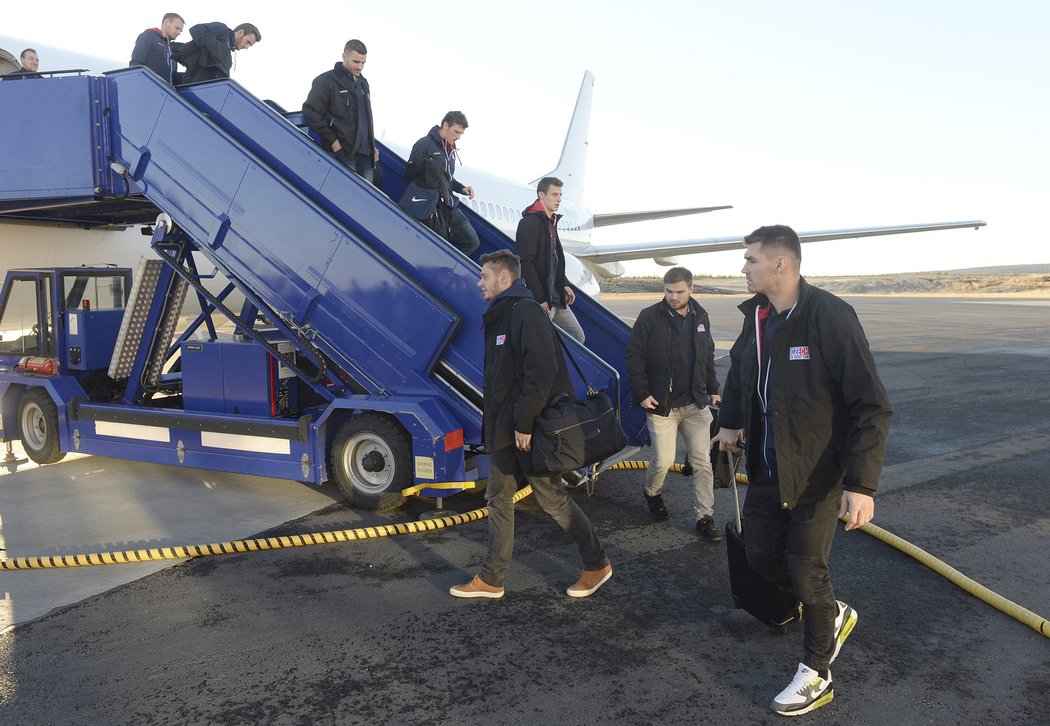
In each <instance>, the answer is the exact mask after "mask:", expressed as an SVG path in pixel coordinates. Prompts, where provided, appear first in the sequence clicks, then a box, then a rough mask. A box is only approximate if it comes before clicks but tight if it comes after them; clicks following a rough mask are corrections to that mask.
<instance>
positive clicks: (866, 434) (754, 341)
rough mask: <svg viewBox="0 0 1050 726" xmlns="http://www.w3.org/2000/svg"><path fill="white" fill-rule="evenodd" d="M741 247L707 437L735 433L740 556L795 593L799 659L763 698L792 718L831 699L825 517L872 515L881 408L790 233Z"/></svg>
mask: <svg viewBox="0 0 1050 726" xmlns="http://www.w3.org/2000/svg"><path fill="white" fill-rule="evenodd" d="M744 244H745V245H746V246H747V251H746V253H745V254H744V260H745V261H744V267H743V270H742V272H743V273H744V275H745V276H746V277H747V289H748V291H749V292H752V293H755V296H754V297H753V298H751V299H750V300H747V301H746V302H744V303H742V304H741V305H740V309H741V310H742V311H743V313H744V327H743V330H742V331H741V333H740V337H738V338H737V340H736V343H734V344H733V349H732V351H731V352H730V362H731V367H730V369H729V375H728V377H727V379H726V385H725V390H724V392H723V393H724V394H725V395H724V397H723V399H722V407H721V410H720V412H719V423H720V424H721V427H722V428H721V429H720V431H719V432H718V442H719V444H720V448H721V449H722V450H723V451H739V444H740V442H741V441H742V440H743V438H744V434H745V432H746V434H747V471H748V476H749V478H750V485H749V486H748V491H747V498H746V500H745V502H744V511H743V525H744V545H745V547H746V549H747V560H748V563H749V564H750V565H751V567H752V568H754V570H755V571H756V572H758V573H759V574H761V575H762V576H764V577H765V578H766V579H767V580H769V581H770V582H773V583H777V584H780V585H781V586H782V587H784V588H789V589H792V590H793V591H794V593H795V594H796V595H797V596H798V598H799V599H800V600H801V601H802V606H803V613H804V620H805V631H804V635H803V649H804V655H803V659H802V662H801V663H799V665H798V669H797V671H796V673H795V676H794V678H793V679H792V681H791V683H790V684H789V685H788V687H787V688H785V689H784V690H783V691H781V692H780V694H778V695H777V696H776V697H775V698H774V699H773V703H772V709H773V710H774V711H775V712H776V713H779V714H781V715H785V716H795V715H798V714H803V713H807V712H809V711H812V710H813V709H816V708H820V707H821V706H823V705H825V704H827V703H829V702H830V701H831V699H832V697H833V696H834V690H833V688H832V680H831V668H830V666H831V663H832V662H833V661H834V660H835V658H836V656H837V655H838V653H839V649H840V648H841V647H842V644H843V643H844V642H845V640H846V638H847V637H848V636H849V634H850V633H851V632H852V631H853V627H854V625H856V623H857V612H856V611H855V610H854V609H853V608H851V607H850V606H848V605H846V604H845V603H843V602H840V601H836V600H835V594H834V591H833V590H832V588H831V574H830V572H829V571H828V556H829V554H830V552H831V541H832V538H833V537H834V536H835V529H836V520H837V519H840V518H843V517H845V518H846V520H847V524H846V531H850V530H852V529H856V528H857V527H861V526H863V525H864V524H866V523H867V522H869V521H870V520H871V518H872V516H874V513H875V502H874V499H873V495H874V494H875V489H876V487H877V486H878V483H879V475H880V474H881V472H882V459H883V455H884V453H885V450H886V439H887V437H888V435H889V427H890V415H891V411H890V403H889V399H888V398H887V396H886V390H885V388H884V387H883V385H882V381H881V380H880V379H879V374H878V372H877V371H876V369H875V360H874V358H873V357H872V355H871V350H870V348H869V347H868V340H867V338H866V337H865V335H864V329H863V328H862V327H861V325H860V321H859V320H858V319H857V314H856V313H855V312H854V311H853V308H851V307H850V306H849V305H847V304H846V303H845V302H843V301H842V300H840V299H839V298H837V297H835V296H834V295H832V294H831V293H829V292H825V291H824V290H821V289H819V288H815V287H812V286H810V285H809V284H808V283H807V282H806V280H805V279H804V278H803V277H802V275H801V272H800V266H801V262H802V249H801V245H800V244H799V238H798V235H797V234H796V233H795V231H794V230H792V229H791V228H790V227H785V226H783V225H774V226H770V227H760V228H759V229H756V230H755V231H754V232H752V233H751V234H750V235H748V236H747V237H746V238H744Z"/></svg>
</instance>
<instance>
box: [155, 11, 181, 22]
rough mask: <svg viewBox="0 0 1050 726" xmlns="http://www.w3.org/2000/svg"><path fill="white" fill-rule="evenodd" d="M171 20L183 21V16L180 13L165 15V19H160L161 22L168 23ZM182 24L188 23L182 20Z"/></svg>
mask: <svg viewBox="0 0 1050 726" xmlns="http://www.w3.org/2000/svg"><path fill="white" fill-rule="evenodd" d="M169 20H182V16H181V15H179V14H178V13H164V17H163V18H161V19H160V22H161V23H166V22H168V21H169ZM182 22H183V23H185V22H186V21H185V20H182Z"/></svg>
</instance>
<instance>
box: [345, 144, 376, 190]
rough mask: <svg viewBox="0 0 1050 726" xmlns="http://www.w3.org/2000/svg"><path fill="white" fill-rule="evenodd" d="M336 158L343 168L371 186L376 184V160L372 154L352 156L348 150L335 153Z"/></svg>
mask: <svg viewBox="0 0 1050 726" xmlns="http://www.w3.org/2000/svg"><path fill="white" fill-rule="evenodd" d="M335 158H336V159H338V160H339V163H341V164H342V165H343V166H345V167H346V168H347V169H349V170H350V171H352V172H354V173H355V174H357V175H358V176H359V177H361V178H362V179H364V180H365V181H366V182H368V183H369V184H374V183H375V159H374V158H373V157H372V155H371V154H354V155H352V156H351V155H350V154H349V153H347V151H346V150H344V149H340V150H339V151H337V152H335Z"/></svg>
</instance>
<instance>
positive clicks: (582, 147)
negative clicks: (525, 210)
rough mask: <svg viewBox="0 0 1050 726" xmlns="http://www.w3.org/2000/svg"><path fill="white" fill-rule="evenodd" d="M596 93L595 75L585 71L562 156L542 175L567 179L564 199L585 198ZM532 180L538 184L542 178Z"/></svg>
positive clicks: (533, 183) (576, 200)
mask: <svg viewBox="0 0 1050 726" xmlns="http://www.w3.org/2000/svg"><path fill="white" fill-rule="evenodd" d="M593 93H594V74H593V73H591V72H590V71H585V72H584V74H583V83H582V84H580V94H579V96H577V97H576V108H575V109H574V110H573V112H572V120H571V121H570V122H569V131H568V133H567V134H565V145H564V146H562V149H561V158H560V159H558V166H556V167H555V168H554V170H553V171H551V172H548V173H547V174H544V175H543V176H556V177H558V178H559V179H561V180H562V181H563V182H565V193H564V196H565V199H568V200H571V201H574V202H578V201H580V200H581V199H582V198H583V183H584V170H585V168H586V166H587V144H588V141H587V138H588V134H589V133H590V127H591V96H592V95H593ZM542 178H543V177H539V178H537V179H533V181H532V185H533V186H535V185H536V184H537V183H538V182H539V180H540V179H542Z"/></svg>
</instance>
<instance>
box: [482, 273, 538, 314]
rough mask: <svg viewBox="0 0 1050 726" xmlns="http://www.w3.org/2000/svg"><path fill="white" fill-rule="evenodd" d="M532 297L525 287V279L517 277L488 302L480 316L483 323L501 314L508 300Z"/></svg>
mask: <svg viewBox="0 0 1050 726" xmlns="http://www.w3.org/2000/svg"><path fill="white" fill-rule="evenodd" d="M532 297H533V295H532V291H531V290H529V289H528V288H527V287H525V280H524V279H523V278H520V277H519V278H518V279H517V280H515V281H514V282H513V283H511V286H510V287H508V288H507V289H506V290H504V291H503V292H501V293H500V294H499V295H497V296H496V297H495V298H493V300H492V302H491V303H489V307H488V309H487V310H486V311H485V314H484V315H483V316H482V321H483V324H488V323H490V322H492V321H493V320H495V319H496V318H497V317H498V316H499V315H500V314H501V312H502V309H503V306H504V304H505V303H507V302H508V301H512V300H513V301H515V302H516V301H518V300H522V299H525V298H528V299H532Z"/></svg>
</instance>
